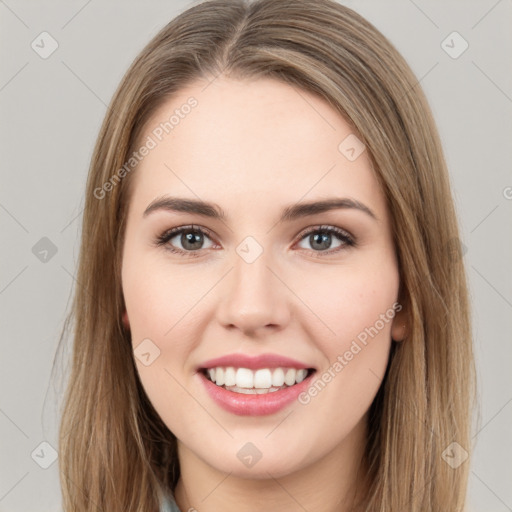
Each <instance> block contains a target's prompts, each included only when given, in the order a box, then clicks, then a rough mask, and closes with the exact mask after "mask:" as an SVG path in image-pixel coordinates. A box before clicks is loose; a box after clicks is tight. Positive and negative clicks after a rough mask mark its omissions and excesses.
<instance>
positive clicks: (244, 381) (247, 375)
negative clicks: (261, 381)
mask: <svg viewBox="0 0 512 512" xmlns="http://www.w3.org/2000/svg"><path fill="white" fill-rule="evenodd" d="M253 384H254V372H253V371H252V370H249V368H238V370H237V371H236V385H237V386H238V387H239V388H247V389H251V388H252V387H254V386H253Z"/></svg>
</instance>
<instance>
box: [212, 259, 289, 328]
mask: <svg viewBox="0 0 512 512" xmlns="http://www.w3.org/2000/svg"><path fill="white" fill-rule="evenodd" d="M275 267H276V265H273V264H272V262H271V261H270V259H269V257H268V255H267V253H266V252H265V251H264V252H263V253H262V254H261V255H260V256H259V258H257V259H256V261H253V262H252V263H247V262H246V261H244V259H243V258H241V257H239V256H238V254H235V256H234V268H233V270H232V271H231V272H229V274H228V275H227V276H226V278H225V280H224V281H225V282H224V285H223V287H222V289H221V298H220V301H219V303H218V307H217V319H218V321H219V323H220V324H221V325H222V326H223V327H225V328H226V329H230V330H235V329H238V330H240V331H241V332H242V333H243V334H245V335H250V336H259V335H260V333H261V334H264V333H265V332H267V331H269V330H272V331H279V330H282V329H283V328H285V327H286V325H288V323H289V321H290V317H291V314H290V306H291V305H290V304H289V303H288V301H289V299H290V295H291V292H290V291H289V290H288V288H287V287H286V285H285V284H284V283H283V281H282V277H281V276H279V270H278V269H276V268H275ZM280 277H281V278H280Z"/></svg>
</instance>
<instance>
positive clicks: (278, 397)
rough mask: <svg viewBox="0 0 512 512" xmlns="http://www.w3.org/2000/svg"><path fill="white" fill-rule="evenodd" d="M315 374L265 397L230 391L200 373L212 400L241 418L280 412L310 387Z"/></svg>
mask: <svg viewBox="0 0 512 512" xmlns="http://www.w3.org/2000/svg"><path fill="white" fill-rule="evenodd" d="M315 373H316V372H312V373H311V375H309V376H308V377H307V378H305V379H304V380H303V381H302V382H300V383H299V384H295V385H294V386H290V387H287V388H284V389H280V390H279V391H272V392H269V393H265V394H264V395H246V394H243V393H235V392H234V391H228V390H227V389H224V388H221V387H220V386H217V385H216V384H214V383H213V382H212V381H211V380H208V379H207V378H206V377H205V375H203V373H202V372H198V375H199V378H200V379H201V381H202V382H203V384H204V386H205V387H206V391H207V392H208V393H209V395H210V396H211V398H213V400H214V401H215V402H216V403H217V404H218V405H219V406H220V407H222V408H223V409H224V410H226V411H228V412H231V413H233V414H238V415H239V416H264V415H267V414H273V413H275V412H277V411H280V410H281V409H284V408H285V407H286V406H287V405H289V404H291V403H292V402H293V401H294V400H296V399H297V397H298V396H299V395H300V393H302V392H303V391H305V390H306V389H307V388H308V387H309V385H310V383H311V379H312V377H313V376H314V374H315Z"/></svg>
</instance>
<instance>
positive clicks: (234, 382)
mask: <svg viewBox="0 0 512 512" xmlns="http://www.w3.org/2000/svg"><path fill="white" fill-rule="evenodd" d="M307 374H308V371H307V370H306V369H305V368H301V369H299V370H297V369H295V368H260V369H258V370H251V369H249V368H234V367H233V366H228V367H226V368H225V367H220V366H219V367H217V368H208V371H207V375H208V376H209V378H210V380H211V381H212V382H214V383H215V384H217V386H225V387H226V388H236V389H230V390H231V391H237V392H239V393H243V392H244V391H238V390H239V389H243V390H256V393H260V392H261V393H266V392H268V391H270V392H272V391H277V390H279V389H281V388H282V387H286V386H293V385H294V384H299V383H300V382H302V381H303V380H304V379H305V378H306V376H307ZM247 392H251V393H254V391H247Z"/></svg>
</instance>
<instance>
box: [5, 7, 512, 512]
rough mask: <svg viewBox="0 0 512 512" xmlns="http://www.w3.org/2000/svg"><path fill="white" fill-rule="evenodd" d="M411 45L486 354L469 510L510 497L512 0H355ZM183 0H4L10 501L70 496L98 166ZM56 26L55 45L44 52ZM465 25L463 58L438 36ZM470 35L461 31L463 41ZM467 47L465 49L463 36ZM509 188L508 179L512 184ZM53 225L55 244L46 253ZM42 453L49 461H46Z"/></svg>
mask: <svg viewBox="0 0 512 512" xmlns="http://www.w3.org/2000/svg"><path fill="white" fill-rule="evenodd" d="M343 3H345V4H346V5H348V6H350V7H352V8H354V9H355V10H357V11H358V12H360V13H361V14H362V15H363V16H365V17H366V18H367V19H368V20H370V21H371V22H372V23H374V24H375V25H376V26H377V28H378V29H380V30H381V31H382V32H383V33H384V34H385V35H386V36H387V37H388V38H389V39H390V40H391V41H392V42H393V43H394V44H395V45H396V46H397V48H398V49H399V51H400V52H401V53H402V54H403V55H404V57H405V58H406V59H407V61H408V62H409V64H410V65H411V67H412V68H413V70H414V72H415V73H416V75H417V77H418V79H419V80H420V83H421V85H422V87H423V88H424V90H425V92H426V94H427V97H428V99H429V101H430V104H431V107H432V109H433V112H434V116H435V118H436V120H437V122H438V127H439V130H440V134H441V137H442V140H443V144H444V148H445V152H446V157H447V160H448V165H449V169H450V174H451V180H452V184H453V191H454V196H455V200H456V204H457V209H458V212H459V216H460V223H461V229H462V243H463V244H464V247H465V249H466V252H465V254H464V260H465V262H466V264H467V269H468V273H469V278H470V286H471V294H472V301H473V313H474V323H475V327H474V336H475V350H476V357H477V364H478V376H479V395H480V402H481V412H480V416H481V417H480V422H479V423H478V424H477V423H476V422H475V430H474V432H475V435H474V442H475V454H474V460H473V464H472V471H471V478H470V490H469V501H470V506H471V510H482V511H485V512H504V511H512V486H511V485H510V482H512V470H511V460H512V436H511V433H512V428H511V426H512V376H511V373H512V372H511V371H510V368H511V363H512V357H511V354H512V349H511V344H510V341H511V340H510V332H511V329H512V273H511V272H510V265H511V263H512V240H511V233H512V229H511V228H512V199H511V198H512V188H510V187H512V173H511V167H510V166H511V162H512V158H511V156H512V155H511V146H512V138H511V135H512V116H511V113H512V72H511V67H510V66H511V62H512V35H511V34H512V31H511V30H510V27H511V26H512V23H511V22H512V2H511V0H500V1H496V0H480V1H465V2H461V1H449V2H445V1H443V2H441V1H435V2H434V1H430V2H429V1H427V0H414V2H413V1H412V0H400V1H381V0H360V1H343ZM190 5H192V4H191V3H190V2H185V1H169V0H167V1H163V0H160V1H156V0H153V1H151V2H135V1H126V0H125V1H117V0H116V1H113V0H109V1H105V0H102V1H100V0H89V1H82V0H81V1H69V0H66V1H60V2H57V1H46V2H41V1H35V0H32V1H28V0H27V1H21V0H0V52H1V53H0V63H1V69H0V109H1V112H0V119H1V125H0V130H1V132H0V147H1V164H0V165H1V173H2V174H1V177H2V181H1V184H2V185H1V189H0V223H1V230H2V231H1V233H2V238H1V244H2V260H1V261H2V264H1V267H0V268H1V270H0V306H1V311H2V317H1V322H2V323H1V333H2V339H1V358H0V364H1V369H0V372H1V373H0V378H1V382H0V441H1V452H0V512H6V511H9V512H15V511H24V512H26V511H28V510H38V511H57V510H61V504H60V489H59V480H58V468H57V464H58V461H55V462H54V463H53V464H51V465H50V466H49V467H48V469H43V468H41V467H40V465H39V464H44V463H45V461H46V463H49V462H50V461H51V459H50V458H49V457H51V449H50V448H49V447H48V446H46V445H42V446H41V443H42V442H47V443H49V444H50V445H52V446H53V447H54V448H57V428H56V425H57V420H56V412H55V411H56V407H57V406H56V405H55V402H56V400H59V397H60V396H61V395H60V393H61V390H60V389H59V387H58V385H57V382H55V380H51V370H52V363H53V358H54V355H55V350H56V348H57V341H58V336H59V334H60V331H61V327H62V322H63V320H64V317H65V313H66V311H67V308H68V300H69V298H70V294H71V292H72V287H73V286H74V284H75V282H74V277H73V276H74V274H75V271H76V269H75V262H76V255H77V254H78V241H79V238H78V236H79V230H80V222H81V212H82V205H83V196H84V185H85V179H86V173H87V169H88V165H89V160H90V157H91V153H92V149H93V145H94V142H95V138H96V136H97V133H98V130H99V127H100V123H101V121H102V119H103V117H104V115H105V111H106V105H107V104H108V103H109V101H110V98H111V96H112V94H113V92H114V89H115V88H116V86H117V85H118V82H119V81H120V79H121V77H122V75H123V74H124V72H125V70H126V68H127V67H128V66H129V64H130V63H131V61H132V60H133V58H134V57H135V56H136V55H137V53H138V52H139V51H140V50H141V49H142V47H143V46H144V45H145V44H146V43H147V42H148V41H149V40H150V39H151V37H152V36H153V35H154V34H156V32H157V31H158V30H159V29H160V28H161V27H163V26H164V25H165V24H166V23H167V22H168V21H169V20H170V19H171V18H173V17H174V16H175V15H176V14H178V13H179V12H181V11H183V10H185V9H186V8H187V7H188V6H190ZM43 31H47V32H49V33H50V34H51V36H52V37H53V38H54V39H55V40H57V42H58V45H59V46H58V49H57V50H56V51H55V52H54V53H53V54H52V55H51V56H50V57H49V58H47V59H42V58H41V57H40V56H39V55H38V54H37V53H36V52H35V51H34V50H33V49H32V48H31V43H32V41H34V40H36V39H37V38H38V36H39V34H40V33H41V32H43ZM453 31H457V32H458V33H460V35H461V36H462V37H463V38H464V39H465V40H466V41H467V42H468V43H469V48H468V49H467V50H466V51H465V52H464V53H463V54H462V55H460V56H459V57H458V58H456V59H454V58H452V57H450V56H449V55H448V54H447V53H446V52H445V51H444V49H443V47H442V46H441V43H442V41H443V40H445V38H446V37H447V36H448V35H449V34H451V33H452V32H453ZM457 44H459V43H458V42H457V43H456V44H455V47H456V48H457ZM459 48H460V47H459ZM507 187H508V188H507ZM42 237H48V238H49V239H50V240H51V241H52V242H53V244H55V246H56V247H57V253H56V254H55V255H54V256H53V257H51V258H48V261H47V262H42V261H40V260H39V259H38V258H37V257H36V255H34V254H33V252H32V248H33V246H34V245H35V244H36V243H37V242H38V241H39V240H40V239H41V238H42ZM36 461H37V462H38V463H39V464H38V463H36Z"/></svg>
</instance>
